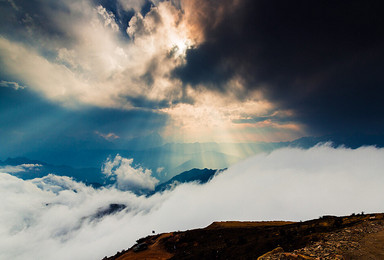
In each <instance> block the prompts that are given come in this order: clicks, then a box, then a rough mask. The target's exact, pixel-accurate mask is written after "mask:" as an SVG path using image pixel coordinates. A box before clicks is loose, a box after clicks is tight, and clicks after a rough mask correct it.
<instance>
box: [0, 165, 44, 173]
mask: <svg viewBox="0 0 384 260" xmlns="http://www.w3.org/2000/svg"><path fill="white" fill-rule="evenodd" d="M41 166H42V165H41V164H31V163H23V164H20V165H16V166H13V165H5V166H0V172H7V173H18V172H24V171H26V170H32V169H36V168H39V167H41Z"/></svg>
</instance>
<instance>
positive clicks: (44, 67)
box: [0, 0, 190, 109]
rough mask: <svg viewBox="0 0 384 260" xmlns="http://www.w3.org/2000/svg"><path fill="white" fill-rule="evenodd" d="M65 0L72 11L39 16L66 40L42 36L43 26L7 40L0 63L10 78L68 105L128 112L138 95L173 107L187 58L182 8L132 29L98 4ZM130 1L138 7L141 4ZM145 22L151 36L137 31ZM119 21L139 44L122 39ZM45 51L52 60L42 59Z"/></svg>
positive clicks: (159, 10)
mask: <svg viewBox="0 0 384 260" xmlns="http://www.w3.org/2000/svg"><path fill="white" fill-rule="evenodd" d="M38 2H39V1H38ZM59 2H60V3H59V4H58V6H60V7H63V8H65V10H66V11H62V10H61V9H60V8H56V9H49V8H48V7H47V8H44V9H41V12H42V13H41V14H40V15H39V16H43V17H44V16H46V19H47V20H48V21H50V24H51V26H52V28H53V29H52V30H55V29H56V30H57V31H58V32H61V33H62V35H65V37H64V36H63V37H57V36H56V35H54V36H52V35H51V34H50V33H49V32H48V33H46V32H44V28H39V27H38V26H39V24H38V23H33V26H32V25H31V26H30V27H29V30H32V31H31V33H30V34H25V35H24V36H25V39H23V40H22V41H19V42H16V41H14V40H11V39H12V38H10V37H9V38H7V37H6V36H5V35H3V36H2V37H1V38H0V64H1V66H2V69H3V71H4V72H5V73H7V74H8V75H11V76H12V77H14V78H17V79H19V80H20V81H21V82H24V83H25V84H27V85H28V86H29V87H30V89H31V90H35V91H37V92H39V93H41V94H43V95H44V96H45V97H46V98H48V99H51V100H53V101H58V102H61V103H62V104H63V105H66V106H79V105H82V104H86V105H95V106H100V107H114V108H125V109H130V108H134V107H135V106H136V104H135V103H132V102H130V100H132V99H135V98H136V99H137V98H145V99H148V100H150V101H152V102H160V101H163V100H167V101H169V102H172V100H179V99H180V98H181V97H182V87H181V82H180V81H179V80H177V79H174V78H173V77H172V76H171V75H170V72H171V71H172V70H173V69H174V68H175V67H176V66H178V65H180V64H181V63H182V62H183V61H184V57H183V55H184V54H185V51H186V49H187V48H188V46H189V44H190V41H189V40H188V30H187V27H186V25H185V23H184V22H183V18H182V11H181V10H178V9H176V8H175V7H174V6H173V5H172V4H171V3H170V2H168V1H167V2H161V3H158V5H157V6H155V7H153V8H152V9H151V10H150V11H149V12H148V13H147V14H146V15H145V16H142V15H141V14H139V13H137V14H136V15H134V16H133V18H132V19H131V21H129V27H128V24H125V25H124V24H123V25H122V24H121V21H116V17H115V15H114V14H113V13H112V12H110V11H108V10H107V9H106V8H105V7H103V6H101V5H99V6H94V5H93V3H92V1H88V0H82V1H59ZM39 4H41V5H44V3H42V2H41V3H39ZM125 4H126V5H132V6H133V9H137V8H138V6H141V5H142V3H141V1H128V2H127V1H125ZM126 5H124V6H126ZM135 6H137V7H135ZM44 10H48V11H49V12H48V11H47V13H44ZM139 18H140V19H139ZM139 22H140V23H142V24H143V25H145V32H144V31H140V30H139V29H140V28H139V27H138V24H139ZM119 24H120V26H123V27H126V28H128V31H129V32H130V33H131V35H132V36H133V35H134V40H129V39H127V37H124V36H122V35H121V31H120V30H119ZM28 37H29V38H28ZM175 48H177V49H178V52H175V51H174V50H175ZM47 52H49V53H50V55H44V54H43V53H47Z"/></svg>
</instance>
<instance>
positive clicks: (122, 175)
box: [103, 155, 159, 191]
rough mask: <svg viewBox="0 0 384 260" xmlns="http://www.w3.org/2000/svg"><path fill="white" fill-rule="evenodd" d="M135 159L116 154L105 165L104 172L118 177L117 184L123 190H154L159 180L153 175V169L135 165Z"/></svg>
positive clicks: (109, 175)
mask: <svg viewBox="0 0 384 260" xmlns="http://www.w3.org/2000/svg"><path fill="white" fill-rule="evenodd" d="M132 164H133V159H127V158H123V157H121V156H120V155H116V156H115V158H114V159H113V160H112V159H110V158H109V159H108V160H107V161H106V162H105V163H104V166H103V173H104V174H105V175H107V176H108V177H113V178H116V185H117V188H118V189H119V190H123V191H127V190H130V191H140V190H154V189H155V186H156V184H157V183H158V182H159V180H157V179H156V178H154V177H152V171H151V170H148V169H144V168H142V167H140V166H136V167H134V166H133V165H132Z"/></svg>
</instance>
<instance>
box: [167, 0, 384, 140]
mask: <svg viewBox="0 0 384 260" xmlns="http://www.w3.org/2000/svg"><path fill="white" fill-rule="evenodd" d="M214 2H215V1H214ZM218 2H219V1H218ZM381 10H383V4H382V2H380V1H304V0H299V1H266V0H259V1H251V0H243V1H240V3H239V4H238V5H237V6H236V7H235V8H231V9H229V8H228V9H224V10H223V9H221V13H220V14H217V13H216V16H214V15H207V16H202V21H201V22H200V25H201V26H203V28H202V31H203V32H204V36H205V42H204V43H203V44H201V45H200V46H198V47H197V48H195V49H192V50H190V51H189V52H188V53H187V63H186V65H185V66H183V67H180V68H178V69H176V70H175V71H174V75H176V76H177V77H179V78H181V79H182V80H183V81H184V82H185V83H190V84H192V85H198V84H200V83H203V84H205V85H207V86H210V88H216V89H217V90H218V91H222V92H225V91H226V90H227V89H226V87H225V86H226V84H225V83H226V82H227V81H228V80H230V79H231V78H234V77H240V78H242V79H243V80H244V81H245V82H246V88H247V89H248V90H254V89H260V90H262V91H263V92H264V94H265V96H266V97H267V98H268V99H270V100H272V101H274V102H276V103H277V104H278V105H279V106H280V107H282V108H285V109H293V110H294V111H295V114H296V116H297V119H298V120H300V121H301V122H303V123H305V124H307V125H308V126H309V128H310V129H311V130H312V131H313V133H326V132H338V131H347V132H353V131H356V132H359V131H363V132H370V131H371V132H374V131H382V130H384V116H383V115H384V113H383V112H384V106H383V105H382V104H383V98H382V97H383V94H384V88H383V83H384V80H383V76H382V73H383V69H384V49H383V47H382V46H384V33H383V32H384V30H383V29H384V26H383V25H384V21H383V20H384V18H383V15H382V12H381ZM211 12H212V9H208V11H207V12H206V13H208V14H209V13H211ZM218 15H220V17H221V18H220V19H218V18H217V16H218ZM212 17H213V18H212ZM204 19H205V20H204ZM212 19H214V21H215V22H213V21H212ZM204 24H206V26H204Z"/></svg>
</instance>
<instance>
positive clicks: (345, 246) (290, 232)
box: [104, 213, 384, 260]
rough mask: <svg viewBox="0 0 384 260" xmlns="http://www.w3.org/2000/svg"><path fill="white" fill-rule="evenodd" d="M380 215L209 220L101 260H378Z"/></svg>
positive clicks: (382, 236) (383, 220)
mask: <svg viewBox="0 0 384 260" xmlns="http://www.w3.org/2000/svg"><path fill="white" fill-rule="evenodd" d="M383 244H384V214H363V213H362V214H359V215H355V214H352V215H351V216H345V217H335V216H324V217H321V218H319V219H314V220H309V221H305V222H283V221H278V222H277V221H275V222H215V223H213V224H211V225H209V226H208V227H206V228H203V229H195V230H188V231H184V232H172V233H165V234H158V235H154V236H148V237H146V238H142V239H139V240H138V241H137V244H136V245H135V246H133V247H131V248H130V249H128V250H123V251H122V252H119V253H117V254H116V255H115V256H112V257H109V258H108V257H105V258H104V260H129V259H258V260H264V259H384V248H383V246H382V245H383Z"/></svg>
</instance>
